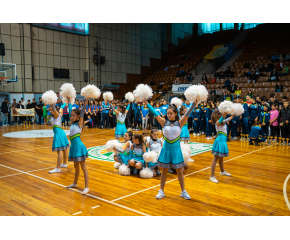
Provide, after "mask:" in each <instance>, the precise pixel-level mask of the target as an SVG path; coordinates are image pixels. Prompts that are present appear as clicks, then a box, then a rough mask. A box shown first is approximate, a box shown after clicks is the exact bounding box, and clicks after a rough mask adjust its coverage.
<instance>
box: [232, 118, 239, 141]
mask: <svg viewBox="0 0 290 240" xmlns="http://www.w3.org/2000/svg"><path fill="white" fill-rule="evenodd" d="M239 125H240V116H235V117H234V118H233V119H232V129H231V137H232V140H238V137H237V135H238V127H239Z"/></svg>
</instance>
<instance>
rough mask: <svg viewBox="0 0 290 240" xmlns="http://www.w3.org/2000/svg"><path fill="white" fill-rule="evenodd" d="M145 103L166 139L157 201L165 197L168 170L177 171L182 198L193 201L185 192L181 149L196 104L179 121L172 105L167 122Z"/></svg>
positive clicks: (160, 158) (159, 162)
mask: <svg viewBox="0 0 290 240" xmlns="http://www.w3.org/2000/svg"><path fill="white" fill-rule="evenodd" d="M144 103H145V104H146V105H147V107H148V109H149V111H151V112H152V113H153V114H154V116H155V117H156V119H157V121H158V122H159V123H160V124H161V126H162V127H163V137H164V140H165V141H164V145H163V148H162V149H161V152H160V155H159V159H158V166H159V167H161V168H162V174H161V189H160V190H159V192H158V194H157V195H156V198H157V199H161V198H163V197H165V194H164V186H165V182H166V177H167V171H168V168H173V169H176V171H177V174H178V180H179V183H180V187H181V191H182V192H181V195H180V196H181V197H183V198H185V199H191V198H190V196H189V194H188V193H187V192H186V190H185V184H184V177H183V167H184V165H185V164H184V159H183V155H182V151H181V147H180V134H181V128H182V127H183V126H184V124H185V123H186V121H187V119H188V117H189V115H190V113H191V112H192V110H193V108H194V106H195V103H193V104H192V105H191V107H190V109H188V111H187V112H186V113H185V115H184V117H183V118H182V119H181V120H179V117H178V111H177V108H176V106H175V105H170V106H169V107H168V109H167V117H168V120H165V119H164V118H162V117H161V116H159V114H158V113H157V112H156V111H155V109H154V108H153V107H152V106H151V105H150V104H149V103H148V102H147V101H146V100H145V101H144Z"/></svg>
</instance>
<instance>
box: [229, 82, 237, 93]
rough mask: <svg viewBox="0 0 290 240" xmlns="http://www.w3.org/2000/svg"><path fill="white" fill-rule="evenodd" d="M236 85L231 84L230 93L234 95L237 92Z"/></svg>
mask: <svg viewBox="0 0 290 240" xmlns="http://www.w3.org/2000/svg"><path fill="white" fill-rule="evenodd" d="M237 87H238V86H237V84H235V82H232V84H231V93H234V92H235V91H236V90H237Z"/></svg>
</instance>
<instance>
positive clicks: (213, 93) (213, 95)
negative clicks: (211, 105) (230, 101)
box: [210, 90, 216, 100]
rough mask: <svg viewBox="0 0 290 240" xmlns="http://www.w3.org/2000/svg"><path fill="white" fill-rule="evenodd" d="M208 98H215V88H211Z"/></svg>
mask: <svg viewBox="0 0 290 240" xmlns="http://www.w3.org/2000/svg"><path fill="white" fill-rule="evenodd" d="M210 99H211V100H216V91H215V90H211V92H210Z"/></svg>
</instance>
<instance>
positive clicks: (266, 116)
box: [260, 112, 270, 137]
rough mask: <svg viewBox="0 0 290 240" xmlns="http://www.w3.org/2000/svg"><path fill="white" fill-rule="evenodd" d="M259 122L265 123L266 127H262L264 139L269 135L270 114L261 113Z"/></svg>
mask: <svg viewBox="0 0 290 240" xmlns="http://www.w3.org/2000/svg"><path fill="white" fill-rule="evenodd" d="M260 121H261V122H262V123H265V124H266V125H262V131H263V133H265V135H266V137H268V134H269V121H270V112H261V113H260Z"/></svg>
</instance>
